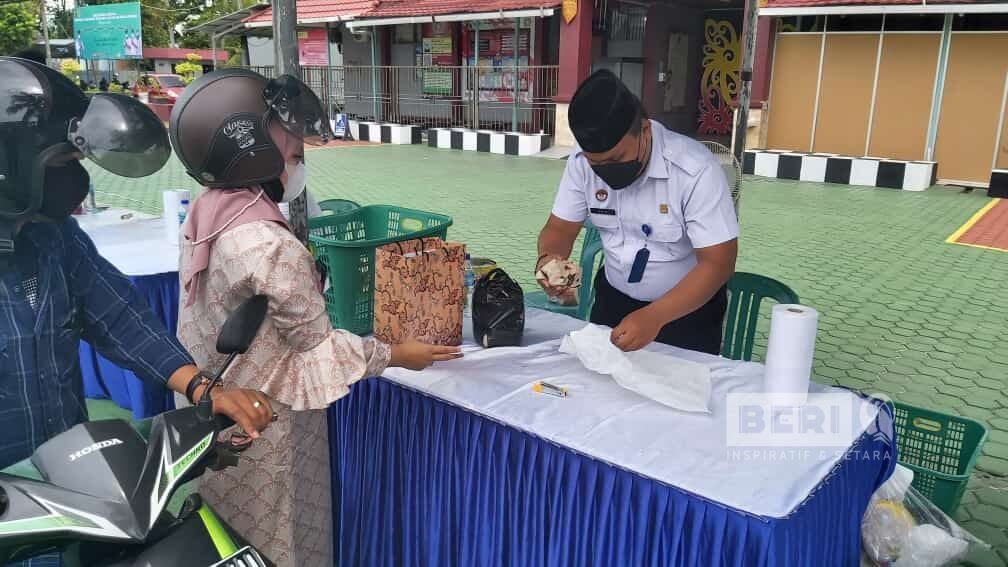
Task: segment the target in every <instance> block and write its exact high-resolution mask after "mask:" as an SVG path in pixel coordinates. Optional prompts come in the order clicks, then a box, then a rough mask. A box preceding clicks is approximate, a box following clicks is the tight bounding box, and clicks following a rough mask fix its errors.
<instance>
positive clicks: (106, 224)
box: [74, 209, 179, 276]
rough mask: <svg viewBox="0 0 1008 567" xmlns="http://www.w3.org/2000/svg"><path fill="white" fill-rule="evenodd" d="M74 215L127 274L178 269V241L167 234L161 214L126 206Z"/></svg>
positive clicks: (97, 245) (108, 256) (162, 272)
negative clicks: (151, 213)
mask: <svg viewBox="0 0 1008 567" xmlns="http://www.w3.org/2000/svg"><path fill="white" fill-rule="evenodd" d="M124 217H126V218H124ZM74 218H75V219H77V222H78V224H80V226H81V228H83V229H84V232H86V233H88V235H89V236H90V237H91V239H92V240H94V243H95V246H96V247H97V248H98V252H99V253H101V255H102V256H104V257H105V258H106V259H107V260H108V261H109V262H112V265H114V266H115V267H116V268H119V270H120V271H121V272H123V273H124V274H126V275H127V276H149V275H153V274H167V273H171V272H177V271H178V267H179V248H178V243H177V242H172V241H171V240H169V239H168V238H167V236H166V230H165V226H164V221H163V219H161V218H160V217H153V216H151V215H147V214H144V213H138V212H136V211H130V210H126V209H108V210H105V211H101V212H100V213H95V214H85V215H80V216H75V217H74ZM172 221H173V222H177V221H175V219H172Z"/></svg>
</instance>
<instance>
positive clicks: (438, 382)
mask: <svg viewBox="0 0 1008 567" xmlns="http://www.w3.org/2000/svg"><path fill="white" fill-rule="evenodd" d="M539 318H541V317H540V316H539V314H537V313H530V325H531V326H532V327H534V328H533V329H532V330H531V332H532V333H533V334H539V335H543V334H545V335H548V334H549V333H548V332H547V333H543V332H542V327H541V326H537V325H538V323H536V320H537V319H539ZM548 323H549V324H551V325H552V324H554V323H555V322H554V321H550V322H548ZM503 350H506V349H503ZM555 350H556V343H552V344H546V345H540V346H534V347H530V348H526V349H523V352H524V351H527V352H525V353H524V354H525V359H524V360H525V361H526V362H519V361H518V359H517V358H515V356H514V353H506V352H499V353H494V352H493V351H486V352H485V353H479V352H478V351H472V350H470V351H469V352H467V357H466V359H463V360H464V361H465V362H464V363H459V365H457V366H456V365H455V363H452V365H443V366H440V365H439V366H440V369H439V366H435V367H434V369H432V370H429V371H425V372H424V373H419V374H417V373H410V372H395V373H394V374H395V377H394V378H381V379H372V380H367V381H364V382H361V383H358V384H356V385H354V386H353V387H352V389H351V393H350V394H349V395H348V396H347V397H346V398H344V399H342V400H340V401H339V402H337V403H336V404H334V405H333V407H332V408H331V409H330V436H331V439H330V441H331V447H332V450H331V459H332V465H333V504H334V506H333V509H334V516H335V518H334V522H335V546H336V548H335V549H336V558H337V565H368V566H369V567H399V566H402V565H410V566H414V567H421V566H431V567H435V566H444V565H473V566H476V565H494V566H523V567H565V566H570V567H591V566H597V567H609V566H616V565H620V566H623V565H626V566H634V567H641V566H653V567H659V566H661V567H666V566H670V565H696V566H713V565H737V566H768V567H776V566H781V565H802V566H805V565H857V564H858V560H859V554H860V548H861V544H860V523H861V516H862V515H863V513H864V510H865V507H866V506H867V503H868V501H869V498H870V496H871V494H872V493H873V492H874V490H875V488H876V487H877V486H879V485H880V484H881V483H882V482H883V481H884V480H885V479H886V478H887V477H888V475H889V474H890V472H891V467H892V466H893V465H894V463H895V449H894V445H893V443H892V442H891V440H892V439H893V437H892V429H891V420H890V419H888V417H889V416H888V414H887V413H885V412H884V410H879V411H878V412H877V413H875V414H873V415H874V417H873V418H872V420H873V424H872V425H873V426H872V427H868V428H867V429H865V430H864V432H862V433H861V434H857V435H853V437H852V441H851V443H850V444H849V445H848V446H847V447H846V448H845V449H842V450H840V451H839V452H838V454H837V455H836V456H835V457H827V458H825V459H817V458H815V457H812V460H813V461H815V462H814V463H813V462H799V463H798V464H797V465H796V466H783V465H782V466H780V467H779V469H780V475H779V478H775V474H774V469H775V466H774V465H773V464H770V465H768V464H767V463H757V462H752V461H750V462H744V461H743V462H738V463H736V464H737V470H736V471H735V472H734V473H732V472H731V470H730V468H729V469H725V468H724V467H720V466H718V465H717V463H713V462H708V463H706V464H705V463H704V462H702V461H701V457H700V455H705V454H706V455H715V456H716V455H717V451H716V450H712V448H711V446H713V445H718V443H721V444H722V445H723V444H724V440H723V439H722V440H721V441H718V440H717V437H718V436H717V435H713V436H711V435H708V436H707V437H709V438H708V439H704V437H705V436H704V434H703V433H702V429H696V430H693V429H690V427H691V425H690V423H689V421H690V420H693V419H694V418H695V419H696V421H697V423H702V422H703V421H702V420H703V419H705V418H704V417H696V416H690V417H689V418H688V419H684V418H683V417H682V416H683V414H682V413H680V412H675V411H674V410H668V408H662V407H658V406H656V404H653V403H651V402H650V401H649V400H646V399H643V398H640V397H639V396H637V395H636V394H632V393H627V394H628V395H629V397H631V398H633V397H636V398H637V399H636V400H630V402H631V403H629V404H627V403H626V402H627V400H626V399H620V398H621V397H625V396H621V394H620V393H619V392H617V390H619V389H620V388H619V387H618V386H614V387H612V385H611V384H605V383H604V382H605V379H603V378H602V377H600V376H599V375H596V376H595V377H591V378H587V377H586V378H585V381H581V382H579V381H578V380H577V379H570V380H566V379H565V377H569V376H571V375H570V374H568V373H567V371H568V369H569V368H568V367H565V365H566V364H567V363H566V362H562V361H561V358H560V357H559V356H557V355H554V354H550V351H555ZM453 366H454V368H453ZM756 367H759V365H751V364H749V365H741V366H739V368H741V369H742V370H741V371H740V372H739V375H738V376H735V377H731V376H729V377H727V378H719V379H718V381H717V382H716V385H715V388H714V393H713V395H712V416H713V417H712V418H711V420H712V425H711V427H712V428H714V427H722V426H721V425H716V426H715V425H713V424H714V423H720V422H718V421H716V419H717V414H718V413H719V412H722V411H723V410H724V408H723V406H722V405H720V404H719V403H718V402H717V400H716V399H717V398H718V397H719V396H723V394H724V392H725V391H731V390H734V391H738V390H740V389H741V390H745V389H746V388H747V384H750V385H751V382H752V376H754V375H755V374H753V372H752V371H753V369H754V368H756ZM760 368H761V367H760ZM493 369H496V371H495V372H496V374H494V373H493V372H494V370H493ZM390 373H392V372H390ZM522 374H528V376H535V375H538V376H539V377H541V378H547V377H551V376H552V377H553V378H549V380H550V381H551V382H559V383H561V384H563V385H565V386H567V387H569V388H570V389H571V395H570V396H569V397H568V398H553V397H550V396H543V395H542V394H533V393H528V392H527V388H525V387H521V388H514V385H515V384H527V382H526V380H527V378H523V377H521V376H520V375H522ZM516 375H518V378H515V376H516ZM747 376H748V377H747ZM610 382H611V380H610ZM823 390H824V391H825V390H827V389H825V388H823ZM579 399H580V400H581V401H580V402H579V401H578V400H579ZM858 399H860V398H858ZM568 403H577V404H580V405H577V406H573V405H571V406H565V405H564V404H568ZM872 405H874V404H872ZM565 407H566V408H567V409H565ZM593 407H596V409H597V408H598V407H601V410H599V411H598V412H596V413H598V415H597V416H592V414H593V412H595V409H592V408H593ZM876 407H877V406H876ZM610 410H611V411H610ZM664 410H667V412H665V413H663V411H664ZM676 414H678V415H676ZM596 418H597V419H596ZM656 418H658V420H659V421H658V422H656V421H654V420H655V419H656ZM662 420H664V423H665V425H666V426H665V427H661V426H660V425H658V424H659V423H660V422H661V421H662ZM680 426H681V428H680ZM701 427H702V426H701ZM584 428H588V429H589V433H587V434H584V433H583V432H582V431H581V430H582V429H584ZM613 440H622V441H623V443H622V446H620V443H612V441H613ZM701 444H702V445H704V447H698V446H699V445H701ZM603 453H605V454H607V455H617V454H619V455H623V456H622V457H621V458H620V459H619V460H616V459H609V458H600V457H599V455H600V454H603ZM680 454H681V457H679V458H677V455H680ZM715 458H716V457H715ZM663 461H667V462H668V463H669V465H668V466H666V465H665V464H662V463H663ZM689 463H693V464H694V466H690V465H689ZM652 465H656V466H652ZM729 467H730V464H729ZM803 467H804V469H807V470H801V471H799V470H797V469H801V468H803ZM672 469H675V470H676V471H678V472H674V473H673V472H669V471H670V470H672ZM642 470H643V471H646V472H642ZM725 470H728V471H729V472H728V473H727V476H725ZM707 471H710V474H711V475H712V476H716V477H718V478H714V479H705V478H704V476H705V473H706V472H707ZM666 473H667V474H666ZM806 473H808V474H806ZM676 475H678V477H679V478H681V479H683V484H688V485H690V487H691V488H693V489H694V490H689V489H686V488H684V487H683V486H682V485H681V484H679V483H677V482H668V479H669V478H671V477H672V476H676ZM663 477H665V478H664V479H663ZM746 484H748V485H749V486H741V487H740V486H739V485H746ZM701 490H702V491H704V492H705V494H701V493H700V491H701ZM721 494H723V495H724V496H725V498H727V499H729V500H731V501H732V502H733V503H734V505H729V504H726V503H724V502H722V501H721V498H720V497H719V495H721ZM747 509H750V510H757V511H763V512H769V513H763V514H761V513H754V512H752V511H749V510H747Z"/></svg>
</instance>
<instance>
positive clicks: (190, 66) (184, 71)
mask: <svg viewBox="0 0 1008 567" xmlns="http://www.w3.org/2000/svg"><path fill="white" fill-rule="evenodd" d="M202 70H203V65H200V56H199V55H197V54H195V53H190V54H188V55H186V60H185V62H183V63H179V64H178V65H175V72H176V73H178V74H179V75H182V82H183V83H185V84H187V85H188V84H189V83H191V82H193V81H194V80H196V73H199V72H200V71H202Z"/></svg>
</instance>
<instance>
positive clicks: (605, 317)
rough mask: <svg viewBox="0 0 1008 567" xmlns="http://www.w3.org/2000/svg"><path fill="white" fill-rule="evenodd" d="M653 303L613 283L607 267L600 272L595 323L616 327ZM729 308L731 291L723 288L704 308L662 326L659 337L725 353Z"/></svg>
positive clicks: (596, 280)
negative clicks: (724, 336)
mask: <svg viewBox="0 0 1008 567" xmlns="http://www.w3.org/2000/svg"><path fill="white" fill-rule="evenodd" d="M649 304H650V302H648V301H640V300H637V299H634V298H632V297H630V296H629V295H627V294H625V293H623V292H621V291H620V290H618V289H616V288H614V287H613V286H612V285H610V283H609V280H608V279H606V276H605V269H604V268H603V269H600V270H599V271H598V274H596V276H595V305H594V307H592V312H591V322H592V323H595V324H597V325H605V326H607V327H616V326H617V325H619V324H620V322H621V321H622V320H623V318H624V317H626V316H627V315H629V314H630V313H633V312H634V311H637V310H638V309H640V308H642V307H646V306H647V305H649ZM727 309H728V291H727V288H725V287H722V288H721V289H719V290H718V292H717V293H715V294H714V297H712V298H711V300H710V301H708V302H707V303H706V304H704V305H703V306H702V307H700V309H697V310H696V311H694V312H692V313H690V314H689V315H686V316H685V317H683V318H681V319H677V320H675V321H672V322H671V323H669V324H668V325H665V326H664V327H662V329H661V331H660V332H659V333H658V338H656V339H655V340H656V341H658V342H660V343H665V344H667V345H672V346H677V347H680V348H685V349H689V350H695V351H699V352H706V353H710V354H715V355H716V354H721V333H722V328H723V327H724V317H725V311H727Z"/></svg>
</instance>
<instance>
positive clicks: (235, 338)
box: [217, 295, 269, 355]
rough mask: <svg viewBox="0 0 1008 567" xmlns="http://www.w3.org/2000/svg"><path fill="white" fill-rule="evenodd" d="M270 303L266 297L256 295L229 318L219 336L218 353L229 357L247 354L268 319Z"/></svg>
mask: <svg viewBox="0 0 1008 567" xmlns="http://www.w3.org/2000/svg"><path fill="white" fill-rule="evenodd" d="M268 303H269V302H268V300H267V298H266V296H265V295H254V296H252V297H250V298H249V299H247V300H246V301H245V303H242V304H241V305H239V306H238V308H237V309H235V310H234V312H232V313H231V315H230V316H228V318H227V321H225V322H224V326H223V327H221V331H220V334H219V335H217V352H219V353H221V354H228V355H234V354H245V351H247V350H248V349H249V347H250V346H251V345H252V341H253V340H255V337H256V334H258V333H259V327H261V326H262V323H263V321H264V320H265V319H266V307H267V305H268Z"/></svg>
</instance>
